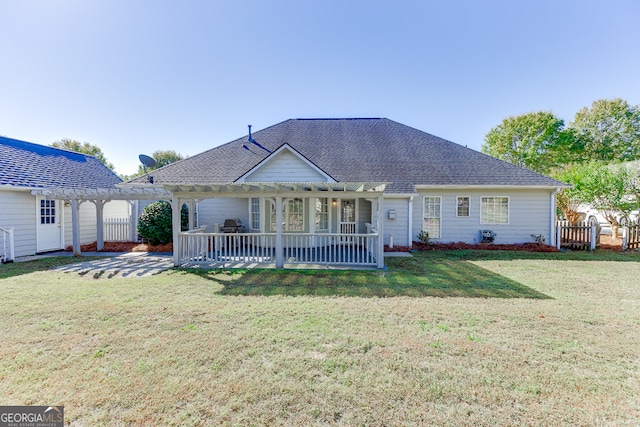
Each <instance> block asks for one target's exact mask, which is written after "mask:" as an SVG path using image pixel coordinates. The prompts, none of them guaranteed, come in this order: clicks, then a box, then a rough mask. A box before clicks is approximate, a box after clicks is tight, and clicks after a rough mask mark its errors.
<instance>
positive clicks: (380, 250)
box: [377, 194, 384, 268]
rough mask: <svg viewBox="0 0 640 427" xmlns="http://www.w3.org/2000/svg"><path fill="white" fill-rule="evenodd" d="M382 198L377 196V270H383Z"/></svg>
mask: <svg viewBox="0 0 640 427" xmlns="http://www.w3.org/2000/svg"><path fill="white" fill-rule="evenodd" d="M383 210H384V197H383V195H382V194H380V195H379V196H378V224H377V229H378V268H384V227H383V219H384V218H383V216H382V214H383V212H382V211H383Z"/></svg>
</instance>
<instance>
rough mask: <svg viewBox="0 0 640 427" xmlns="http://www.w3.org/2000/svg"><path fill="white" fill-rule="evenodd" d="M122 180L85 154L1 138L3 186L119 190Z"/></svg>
mask: <svg viewBox="0 0 640 427" xmlns="http://www.w3.org/2000/svg"><path fill="white" fill-rule="evenodd" d="M120 182H122V180H121V179H120V178H119V177H118V175H116V174H115V173H113V172H112V171H111V170H110V169H109V168H107V167H106V166H105V165H103V164H102V163H101V162H100V161H99V160H98V159H96V158H95V157H93V156H89V155H86V154H81V153H74V152H72V151H66V150H61V149H58V148H53V147H47V146H44V145H38V144H33V143H31V142H25V141H19V140H17V139H11V138H5V137H0V185H10V186H15V187H27V188H68V189H79V188H115V184H118V183H120Z"/></svg>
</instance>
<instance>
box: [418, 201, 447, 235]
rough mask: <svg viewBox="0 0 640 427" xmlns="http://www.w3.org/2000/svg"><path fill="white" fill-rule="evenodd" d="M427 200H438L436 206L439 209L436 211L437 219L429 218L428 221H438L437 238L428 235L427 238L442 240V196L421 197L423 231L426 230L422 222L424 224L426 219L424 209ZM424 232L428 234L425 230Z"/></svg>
mask: <svg viewBox="0 0 640 427" xmlns="http://www.w3.org/2000/svg"><path fill="white" fill-rule="evenodd" d="M427 199H438V206H439V209H438V213H439V216H438V217H429V218H430V219H436V218H437V219H438V236H437V237H434V236H431V235H429V238H433V239H441V238H442V196H423V197H422V229H423V230H426V229H425V227H424V222H425V219H426V216H425V215H426V213H427V212H426V210H427V209H426V202H427ZM426 231H427V232H428V231H429V230H426Z"/></svg>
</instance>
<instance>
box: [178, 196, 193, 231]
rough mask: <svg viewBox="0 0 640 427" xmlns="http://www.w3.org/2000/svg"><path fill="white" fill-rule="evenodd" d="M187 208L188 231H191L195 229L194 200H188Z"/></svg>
mask: <svg viewBox="0 0 640 427" xmlns="http://www.w3.org/2000/svg"><path fill="white" fill-rule="evenodd" d="M187 206H188V207H189V230H193V229H194V228H195V208H196V201H195V199H191V200H189V202H188V203H187ZM181 209H182V207H181Z"/></svg>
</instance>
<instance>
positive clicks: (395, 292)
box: [0, 251, 640, 425]
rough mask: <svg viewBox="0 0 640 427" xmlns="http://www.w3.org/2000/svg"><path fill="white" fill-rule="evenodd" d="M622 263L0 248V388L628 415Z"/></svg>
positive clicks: (383, 415)
mask: <svg viewBox="0 0 640 427" xmlns="http://www.w3.org/2000/svg"><path fill="white" fill-rule="evenodd" d="M639 260H640V255H638V254H637V253H635V254H611V253H604V252H601V253H600V252H599V253H596V254H585V253H577V252H572V253H560V254H529V253H516V252H502V251H497V252H488V251H487V252H478V251H451V252H425V253H419V254H416V256H415V257H414V258H392V259H388V263H387V264H388V270H387V271H328V270H318V271H312V272H309V271H286V272H284V271H278V270H261V271H255V270H254V271H208V272H204V271H197V270H171V271H167V272H165V273H162V274H159V275H157V276H153V277H148V278H143V279H106V278H100V279H93V278H89V277H81V276H78V275H75V274H67V273H62V272H52V271H40V270H43V269H44V268H45V267H49V266H52V265H56V263H57V262H66V261H62V260H59V261H58V260H49V261H47V262H46V263H43V262H40V261H39V262H38V263H27V264H28V265H27V264H24V263H21V264H23V265H19V264H14V265H4V266H0V277H2V278H1V279H0V294H1V295H2V298H0V330H1V331H2V335H0V337H1V340H2V341H1V342H2V345H1V346H0V397H1V398H0V400H1V403H2V404H4V405H22V404H26V405H49V404H60V405H65V417H66V420H67V422H71V423H75V424H77V425H132V424H133V425H139V424H142V425H619V424H628V425H633V423H635V422H636V421H637V420H638V419H640V350H639V349H640V286H638V275H639V273H640V263H639V262H638V261H639ZM43 261H44V260H43ZM5 267H9V269H5ZM10 270H11V271H10Z"/></svg>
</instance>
